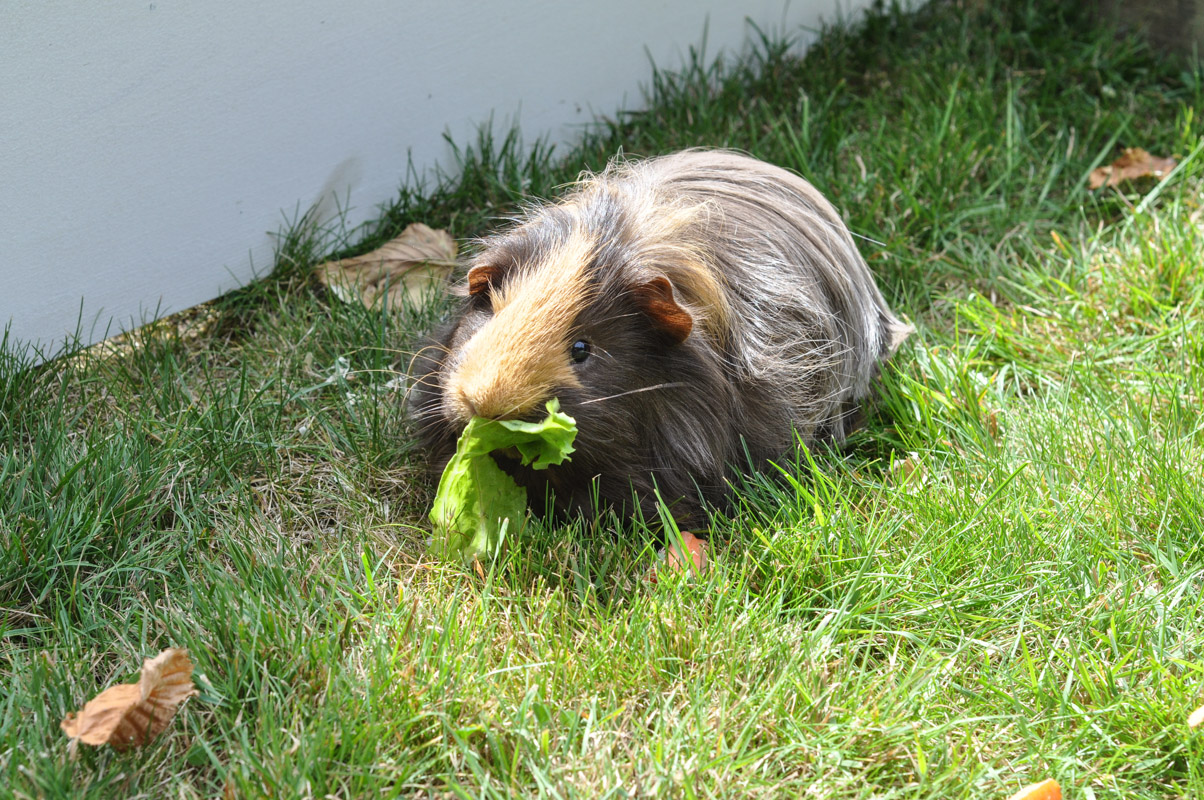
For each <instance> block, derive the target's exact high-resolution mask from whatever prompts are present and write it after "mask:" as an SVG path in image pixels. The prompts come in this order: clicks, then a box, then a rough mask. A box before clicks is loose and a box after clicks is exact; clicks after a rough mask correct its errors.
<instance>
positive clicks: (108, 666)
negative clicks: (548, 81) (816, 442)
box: [0, 0, 1204, 800]
mask: <svg viewBox="0 0 1204 800" xmlns="http://www.w3.org/2000/svg"><path fill="white" fill-rule="evenodd" d="M1073 5H1080V4H1061V3H1054V2H1036V1H1034V2H1022V1H1020V0H1017V1H1016V2H1005V3H978V2H961V3H948V2H939V1H938V2H934V3H931V4H929V6H928V7H927V9H926V10H922V11H919V12H914V13H902V12H899V11H897V10H890V9H886V10H883V9H879V10H878V11H876V12H874V13H872V14H871V15H870V16H869V17H868V18H867V19H866V20H864V21H862V22H859V23H858V24H856V25H854V26H852V27H837V28H832V29H829V30H826V31H824V33H823V35H822V36H821V37H820V38H819V40H818V41H817V42H816V43H815V45H814V46H813V47H812V48H811V49H810V50H809V51H808V52H807V53H806V55H805V56H804V57H801V58H800V57H799V55H798V53H797V51H796V50H795V49H794V48H791V47H790V46H789V42H788V41H783V40H782V39H781V38H779V37H776V36H773V35H768V34H765V35H762V34H761V33H760V32H758V31H755V30H750V44H749V48H748V51H747V52H746V53H745V54H744V55H743V57H741V58H734V57H728V58H726V59H716V58H714V57H712V56H711V55H710V54H706V53H703V52H696V53H694V54H692V56H691V58H690V59H689V60H688V61H687V63H685V64H683V65H676V66H677V67H678V68H674V69H669V67H672V66H675V65H660V66H661V67H662V68H661V69H660V70H659V71H658V72H657V73H656V74H655V76H654V78H653V80H652V81H651V82H650V84H649V86H648V87H647V96H646V98H645V102H644V106H645V109H646V110H643V111H639V112H631V113H623V114H618V115H615V116H614V117H613V118H609V119H602V120H599V122H598V124H597V126H596V127H594V128H592V129H590V130H589V131H586V132H584V133H583V135H582V139H581V141H580V142H579V143H578V144H576V145H575V146H573V147H570V148H560V149H556V150H554V151H553V150H552V148H550V147H548V146H546V145H545V144H543V143H534V144H532V143H531V142H529V141H527V142H524V141H523V139H522V137H521V136H520V135H519V134H518V133H511V134H510V135H498V136H495V137H491V136H489V135H482V136H481V137H480V139H479V140H477V141H474V142H471V143H459V145H460V146H459V150H458V153H459V162H458V163H457V164H455V165H449V168H448V170H447V171H446V173H442V174H439V175H434V176H430V177H429V179H428V180H426V181H425V182H422V183H410V184H408V185H407V186H406V188H404V189H402V190H401V191H400V193H399V196H398V199H397V201H396V203H395V204H393V205H392V206H391V207H390V208H387V209H383V210H382V213H381V218H380V220H379V222H378V223H376V224H374V225H372V226H369V227H367V228H359V229H356V230H346V229H343V228H340V227H338V226H335V227H331V228H318V227H315V226H313V225H310V224H308V221H307V220H306V219H304V218H301V219H297V220H294V221H292V222H291V224H290V225H288V226H287V230H285V231H283V232H282V233H281V235H280V238H279V252H278V259H277V263H276V268H275V271H274V272H273V273H272V274H271V275H270V276H267V277H265V279H264V280H262V281H260V282H258V283H255V284H253V285H250V286H247V287H245V288H243V289H241V290H239V291H236V292H234V293H233V294H231V295H228V296H226V297H223V298H221V299H220V300H217V301H215V302H214V303H212V304H210V305H208V306H206V307H204V308H202V309H198V310H195V311H192V312H189V313H186V314H183V315H180V316H178V317H175V318H171V319H168V320H166V321H163V322H161V323H158V324H155V325H152V326H149V327H146V328H143V329H141V330H139V331H136V332H134V333H132V334H130V335H129V336H128V337H126V339H125V340H124V341H122V342H119V343H113V344H108V345H101V346H97V347H93V348H89V349H82V348H75V349H74V350H73V351H72V352H70V353H68V354H67V355H66V356H65V357H63V358H59V359H58V360H55V361H53V362H51V363H49V364H46V365H43V366H39V367H30V366H29V364H28V362H27V361H26V359H25V357H24V356H23V355H19V354H17V352H16V351H15V349H14V348H12V347H11V346H7V345H6V347H5V348H4V349H3V354H2V355H0V797H19V798H42V797H47V798H53V797H63V796H72V797H93V798H100V797H134V796H141V797H155V798H157V797H173V798H191V797H216V796H224V797H328V796H330V797H340V798H361V797H380V798H387V797H409V796H420V797H422V796H430V797H506V796H537V795H548V796H553V797H591V798H592V797H607V798H619V797H634V796H641V797H643V796H666V797H682V798H693V797H717V798H734V797H793V796H803V797H816V798H868V797H874V798H1006V797H1007V796H1008V795H1009V794H1010V793H1011V792H1013V791H1015V790H1016V789H1018V788H1019V787H1020V786H1022V785H1024V784H1027V783H1032V782H1036V781H1038V780H1041V779H1044V778H1047V777H1053V778H1056V779H1057V780H1058V781H1059V782H1060V783H1061V785H1062V787H1063V789H1064V791H1065V794H1066V796H1067V797H1070V798H1098V799H1100V800H1102V799H1103V798H1134V797H1138V798H1155V797H1159V798H1162V797H1185V798H1186V797H1201V796H1204V729H1198V730H1192V729H1190V728H1189V727H1188V725H1187V722H1186V720H1187V717H1188V715H1189V714H1190V713H1191V712H1192V710H1193V709H1195V708H1197V707H1199V706H1201V705H1204V615H1202V614H1201V610H1202V609H1201V597H1202V589H1204V421H1202V419H1201V416H1200V413H1199V409H1200V406H1201V398H1202V397H1204V280H1201V277H1200V270H1201V265H1202V263H1204V155H1202V150H1204V117H1202V114H1204V68H1202V67H1201V65H1200V64H1199V63H1198V62H1197V63H1192V62H1190V61H1187V60H1180V59H1179V58H1178V57H1175V56H1172V55H1169V54H1167V53H1163V52H1155V51H1153V50H1151V49H1150V47H1149V46H1147V45H1145V44H1143V43H1142V42H1141V41H1140V40H1138V39H1133V38H1126V37H1122V36H1117V35H1116V34H1115V32H1113V31H1109V30H1106V29H1101V28H1098V27H1096V26H1095V25H1094V24H1093V23H1092V22H1091V21H1090V20H1089V19H1087V18H1086V17H1083V16H1082V15H1080V14H1079V13H1078V12H1076V11H1072V10H1068V9H1067V8H1064V6H1067V7H1069V6H1073ZM1083 5H1085V4H1083ZM690 145H712V146H729V147H736V148H739V149H742V150H746V151H748V152H751V153H753V154H755V155H757V156H759V157H761V158H764V159H766V160H769V161H773V162H775V163H778V164H781V165H783V166H785V167H788V168H791V169H793V170H796V171H798V172H799V173H801V174H802V175H804V176H806V177H807V178H808V179H809V180H811V181H812V182H813V183H815V184H816V186H818V187H819V188H820V189H821V191H823V192H824V193H825V194H827V196H828V197H829V198H831V200H832V201H833V203H834V204H835V205H836V206H837V207H838V208H839V209H841V211H842V212H843V213H844V214H845V215H846V219H847V220H848V223H849V225H850V227H851V228H852V230H853V231H855V232H856V233H857V234H859V235H860V236H861V237H864V238H862V239H860V240H859V242H860V245H861V248H862V252H863V254H864V255H865V257H866V260H867V261H868V263H869V264H870V266H871V268H872V269H873V270H874V271H875V273H876V274H877V276H878V278H879V281H880V283H881V285H882V287H883V290H884V293H885V294H886V296H887V298H888V300H889V302H890V303H891V305H892V307H893V308H894V309H896V310H897V311H899V312H900V313H901V314H903V315H905V316H906V317H907V318H908V319H909V320H910V321H912V322H913V323H914V324H915V325H916V328H917V333H916V334H915V336H913V337H912V338H911V339H910V340H909V341H908V343H907V344H906V345H905V346H904V347H903V349H902V350H901V351H900V352H899V354H898V356H897V357H896V359H895V360H894V362H893V363H892V366H891V367H890V368H889V369H888V370H887V372H886V374H885V375H884V376H883V378H882V381H881V391H880V395H881V397H880V400H879V402H878V403H877V404H876V405H875V407H874V408H873V409H872V411H871V413H870V415H869V419H868V422H867V425H866V426H865V428H864V429H862V430H861V431H859V432H857V433H856V434H855V435H854V436H853V437H852V438H851V439H850V440H849V442H848V443H847V444H846V445H845V446H843V447H841V448H839V449H829V448H817V449H814V450H812V451H807V450H805V449H800V450H799V452H798V453H796V454H794V455H793V457H792V458H790V459H787V460H785V461H784V463H782V464H781V465H780V467H781V470H779V471H775V472H774V474H765V475H750V476H749V477H748V479H747V480H746V481H745V482H744V483H742V484H741V485H740V486H739V487H737V495H736V496H737V502H736V503H735V504H734V505H733V507H732V508H730V509H726V510H724V511H716V513H715V515H714V518H713V520H712V526H711V531H710V537H711V542H712V547H713V554H714V562H713V568H712V569H711V570H710V571H709V573H708V574H706V575H705V576H703V577H701V578H695V579H690V578H688V577H687V576H680V577H676V578H672V577H670V578H664V579H662V580H659V581H658V582H657V583H655V584H653V583H650V582H648V581H647V580H646V576H647V574H648V572H649V569H650V567H652V565H653V564H654V563H655V560H656V551H657V549H658V548H659V547H660V546H661V544H662V540H661V538H660V534H658V533H657V532H655V531H653V530H648V529H647V528H644V527H641V526H639V525H637V524H635V523H633V522H630V521H616V520H613V519H601V520H588V521H585V522H582V523H580V524H577V525H573V526H569V527H566V528H555V527H551V526H549V525H546V524H540V523H538V522H537V523H535V524H533V526H532V529H531V530H529V531H528V532H527V533H526V535H525V536H524V537H523V539H522V540H521V541H520V542H515V543H514V544H513V546H512V547H511V548H510V549H509V551H508V552H507V553H506V555H505V556H504V557H503V558H501V559H500V560H499V561H497V562H495V563H493V564H491V565H489V566H488V568H487V569H485V570H481V571H480V572H478V571H475V570H472V569H466V568H462V567H460V566H457V565H453V564H446V563H438V562H433V561H431V560H430V559H428V558H426V557H425V556H424V551H425V541H426V537H427V535H428V534H427V532H426V531H425V530H424V528H423V524H424V514H425V511H426V508H427V506H428V505H429V503H430V500H431V496H432V492H433V481H432V479H431V476H429V475H428V474H427V473H426V472H425V471H424V469H423V467H422V461H421V454H420V453H419V452H417V451H416V448H415V445H414V444H413V441H414V438H413V430H412V426H411V423H410V421H409V420H407V418H406V415H405V412H404V407H403V402H402V401H403V395H404V382H403V381H400V380H398V376H399V375H401V374H403V373H404V372H405V369H406V366H407V364H408V362H409V360H410V356H411V354H412V352H413V349H414V346H415V342H416V341H417V337H418V335H419V334H420V332H421V331H423V330H424V329H427V328H429V327H430V326H431V325H432V324H433V322H434V320H435V319H437V318H438V317H439V315H441V314H442V313H444V312H445V309H446V303H444V302H440V301H438V300H436V301H435V302H433V303H432V304H431V305H428V306H426V307H420V308H412V307H408V306H407V307H404V308H399V309H393V310H390V311H389V312H387V313H382V312H379V311H378V312H371V311H367V310H365V309H363V308H360V307H357V306H354V305H348V304H344V303H341V302H339V301H338V300H337V299H335V298H333V297H332V296H330V295H328V294H327V293H325V292H324V291H323V290H322V289H321V287H320V286H319V284H318V283H317V281H315V280H314V278H313V276H312V268H313V267H314V266H315V265H316V264H317V263H319V262H320V261H322V260H323V259H325V258H327V257H329V256H331V255H339V254H349V253H358V252H363V251H366V250H368V249H371V248H372V247H374V246H376V245H378V244H379V243H381V242H382V241H384V240H386V239H388V238H391V237H392V236H394V235H396V234H397V233H399V232H400V230H401V229H402V228H404V226H405V225H406V224H407V223H409V222H411V221H414V220H421V221H424V222H426V223H428V224H430V225H432V226H434V227H446V228H448V229H449V230H450V231H451V232H452V233H453V235H455V236H457V237H460V238H462V239H463V238H468V237H472V236H475V235H479V234H481V233H483V232H484V231H486V230H487V229H489V227H490V226H492V225H495V224H497V220H498V219H499V218H500V217H503V216H505V215H506V214H507V213H509V212H511V211H512V210H513V209H514V208H515V207H516V205H517V204H519V203H521V202H522V201H524V200H526V199H529V198H530V197H532V196H539V197H547V196H554V195H555V194H556V193H557V192H558V191H559V190H560V189H559V187H562V186H563V184H564V183H565V182H567V181H569V180H572V179H573V178H574V177H575V176H576V175H577V174H578V172H579V171H580V170H582V169H583V168H590V169H597V168H599V167H601V166H602V165H603V164H604V163H605V160H606V158H607V157H608V156H610V155H613V154H614V153H615V152H618V151H620V150H622V151H623V152H626V153H629V154H639V155H652V154H655V153H660V152H667V151H671V150H674V149H677V148H680V147H684V146H690ZM1124 147H1143V148H1146V149H1147V150H1149V151H1150V152H1152V153H1155V154H1158V155H1164V156H1174V157H1175V158H1176V159H1177V160H1178V162H1179V167H1178V168H1176V169H1175V171H1174V172H1173V173H1172V174H1170V175H1169V176H1166V177H1164V178H1163V179H1161V180H1159V179H1156V178H1145V179H1139V180H1136V181H1134V182H1131V183H1128V184H1124V185H1122V186H1120V187H1117V188H1105V189H1101V190H1097V191H1092V190H1090V189H1089V188H1088V186H1087V178H1088V174H1089V172H1090V171H1091V170H1092V169H1093V168H1094V167H1097V166H1100V165H1102V164H1107V163H1109V162H1111V161H1112V160H1113V159H1114V158H1115V157H1116V156H1117V155H1118V154H1119V153H1120V151H1121V149H1122V148H1124ZM402 179H403V176H398V180H399V182H400V181H401V180H402ZM173 646H174V647H185V648H188V650H189V651H190V652H191V654H192V657H193V659H194V661H195V663H196V665H197V675H196V678H197V685H198V689H199V694H198V695H197V696H196V697H194V698H192V699H190V700H189V701H188V702H187V704H186V705H185V706H184V708H183V709H182V711H181V712H180V714H179V715H178V716H177V717H176V719H175V720H174V722H173V723H172V725H171V726H170V727H169V728H168V730H167V732H166V733H165V734H164V735H162V736H160V737H159V738H158V739H156V740H155V741H154V742H153V743H152V744H151V745H149V746H148V747H145V748H142V749H137V750H132V751H129V752H126V753H117V752H114V751H113V750H111V749H110V748H107V747H105V748H99V749H97V748H90V747H87V746H80V747H78V748H77V749H76V748H70V747H69V742H68V740H67V738H66V737H65V736H64V735H63V733H62V732H61V731H60V729H59V722H60V720H61V719H62V718H63V717H64V715H65V714H66V713H67V712H69V711H73V710H75V709H78V708H79V707H80V706H82V704H83V703H84V702H85V701H86V700H88V699H89V698H91V697H92V696H93V695H94V694H95V693H97V692H98V691H100V690H101V689H103V688H105V687H106V686H108V685H110V684H113V683H117V682H123V681H132V680H134V679H135V678H136V676H137V673H138V670H139V668H140V665H141V663H142V660H143V659H144V658H146V657H149V656H152V655H154V654H156V653H158V652H159V651H160V650H161V649H164V648H166V647H173Z"/></svg>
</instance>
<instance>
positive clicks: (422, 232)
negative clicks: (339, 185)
mask: <svg viewBox="0 0 1204 800" xmlns="http://www.w3.org/2000/svg"><path fill="white" fill-rule="evenodd" d="M455 264H456V241H455V239H453V238H452V237H451V234H449V233H448V232H447V231H445V230H434V229H433V228H430V227H428V226H426V225H423V224H422V223H421V222H414V223H411V224H410V225H408V226H406V229H405V230H404V231H402V232H401V235H400V236H398V237H397V238H396V239H393V240H391V241H389V242H387V243H386V244H383V245H381V246H380V247H378V248H376V249H375V250H373V251H372V252H371V253H364V254H363V255H362V256H355V257H354V258H342V259H337V260H335V261H327V262H325V263H324V264H320V265H318V266H317V267H316V268H315V269H316V271H317V274H318V280H320V281H321V282H322V285H324V286H325V287H326V288H328V289H329V290H330V291H331V292H332V293H333V294H334V296H335V297H337V298H339V299H340V300H342V301H343V302H344V303H356V302H360V303H363V304H364V305H365V306H367V307H368V308H379V307H380V306H381V304H382V303H384V302H387V303H388V305H389V307H390V308H393V307H396V306H399V305H401V301H402V300H401V299H402V297H403V296H408V297H409V300H410V303H411V304H414V305H418V304H420V303H421V302H422V300H423V298H424V296H425V295H426V294H427V292H429V291H430V289H431V288H432V287H434V286H436V285H438V284H439V283H440V282H441V281H443V280H444V279H445V278H446V277H447V275H448V274H449V273H450V272H451V270H452V268H453V267H454V266H455Z"/></svg>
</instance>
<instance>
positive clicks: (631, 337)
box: [409, 149, 912, 528]
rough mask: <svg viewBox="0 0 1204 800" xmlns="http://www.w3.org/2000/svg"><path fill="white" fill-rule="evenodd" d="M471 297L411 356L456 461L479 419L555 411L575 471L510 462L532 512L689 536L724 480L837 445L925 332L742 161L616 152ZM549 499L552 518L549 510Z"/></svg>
mask: <svg viewBox="0 0 1204 800" xmlns="http://www.w3.org/2000/svg"><path fill="white" fill-rule="evenodd" d="M468 266H469V269H468V271H467V280H466V281H464V282H463V283H462V284H461V285H460V286H459V294H461V295H462V297H463V300H462V303H461V305H460V306H459V308H458V309H457V310H456V311H455V312H454V314H453V315H452V317H451V319H450V321H449V322H448V323H447V324H446V325H445V326H444V327H442V328H441V329H440V330H438V331H437V332H436V333H435V334H434V336H433V337H432V338H431V340H430V341H428V342H427V343H426V346H425V347H423V349H422V350H421V351H420V352H419V354H418V356H417V357H416V358H415V361H414V365H413V369H412V372H413V381H414V382H413V386H412V389H411V395H410V401H409V402H410V406H411V411H412V413H413V414H414V416H415V417H416V420H417V423H418V425H419V430H420V434H419V435H420V438H421V441H422V443H423V444H424V445H425V447H426V449H427V452H428V454H429V457H430V461H431V465H432V467H433V468H434V469H436V470H442V468H443V467H444V465H445V464H446V463H447V460H448V459H449V458H450V456H451V455H452V453H453V452H454V450H455V445H456V440H457V438H458V436H459V434H460V432H461V431H462V430H463V428H464V426H465V425H466V424H467V422H468V421H469V419H471V418H472V417H473V416H478V415H479V416H482V417H487V418H497V419H510V418H523V419H537V418H542V417H543V416H544V415H545V414H546V411H545V408H544V405H545V402H546V401H547V400H548V399H550V398H553V397H555V398H559V400H560V407H561V409H562V410H563V411H564V412H565V413H567V414H568V415H569V416H571V417H573V418H574V419H575V420H576V421H577V428H578V433H577V439H576V442H575V448H576V450H575V452H574V453H573V456H572V459H571V460H570V461H568V462H566V463H565V464H563V465H561V466H554V467H551V468H549V469H547V470H541V471H535V470H532V469H529V468H526V467H523V466H522V465H521V464H520V463H519V462H518V461H517V460H514V459H510V458H507V457H506V456H505V455H502V454H495V460H497V461H498V463H499V465H500V466H501V467H502V468H503V469H505V470H506V471H507V472H508V473H509V474H511V475H512V476H513V477H514V479H515V481H516V482H517V483H518V484H519V485H521V486H524V487H526V489H527V490H528V499H529V504H530V505H531V506H532V507H533V508H535V509H536V510H544V509H546V508H549V507H551V508H553V509H554V510H555V511H557V512H562V513H567V514H572V513H576V512H587V513H588V512H590V511H591V510H595V509H598V508H609V509H612V510H616V511H618V512H619V513H621V514H631V513H640V514H642V515H643V517H644V518H645V519H647V520H650V521H651V520H656V519H657V502H658V494H659V498H660V500H662V501H663V502H664V503H666V504H667V505H668V506H669V507H670V509H671V513H672V515H673V517H674V520H675V522H677V523H678V524H679V525H681V527H682V528H697V527H698V526H701V525H704V524H705V520H706V516H705V509H706V507H707V506H708V505H714V506H717V507H722V504H723V501H724V499H725V498H726V497H727V494H728V491H729V486H730V478H731V477H732V476H733V475H734V473H735V472H736V471H738V470H741V469H749V468H756V467H759V466H761V465H764V464H765V463H766V462H767V461H769V460H772V459H777V458H779V457H781V456H782V455H783V454H785V453H786V452H787V451H789V450H790V449H791V448H792V447H794V446H796V435H797V436H798V437H801V439H802V440H803V441H805V442H813V441H818V440H825V439H826V440H831V441H839V440H842V439H843V438H844V437H845V435H846V434H847V433H848V432H849V430H850V429H851V427H852V426H853V424H854V419H855V417H856V416H857V411H858V408H859V406H860V404H861V403H862V401H863V400H865V399H866V398H867V397H868V396H869V394H870V392H871V388H872V383H873V381H874V379H875V377H876V374H877V372H878V370H879V367H880V365H881V364H882V362H883V361H885V360H886V359H887V358H889V357H890V356H891V355H892V354H893V353H894V351H895V349H896V348H897V347H898V345H899V344H900V343H901V342H902V341H903V339H904V338H906V336H907V335H908V334H909V333H910V332H911V330H912V329H911V327H910V326H908V325H906V324H904V323H903V322H901V321H900V320H899V319H898V318H896V317H895V315H894V314H893V313H892V312H891V310H890V309H889V308H888V307H887V304H886V302H885V300H884V299H883V297H882V294H881V292H880V291H879V290H878V287H877V286H876V285H875V283H874V278H873V276H872V275H871V274H870V271H869V269H868V267H867V266H866V264H865V262H864V261H863V260H862V258H861V256H860V254H859V253H858V251H857V248H856V246H855V245H854V243H853V239H852V237H851V236H850V234H849V231H848V229H847V228H846V227H845V225H844V223H843V222H842V221H841V219H840V217H839V216H838V215H837V213H836V211H835V210H834V209H833V208H832V206H831V204H829V203H828V202H827V200H825V199H824V198H823V196H822V195H820V193H819V192H818V191H817V190H816V189H815V187H813V186H812V185H811V184H810V183H808V182H807V181H805V180H803V179H802V178H800V177H798V176H797V175H794V174H792V173H790V172H787V171H786V170H784V169H781V168H779V167H776V166H773V165H770V164H767V163H764V162H762V161H759V160H756V159H754V158H751V157H748V156H744V155H740V154H737V153H734V152H730V151H720V150H700V149H695V150H686V151H683V152H679V153H675V154H673V155H667V156H662V157H659V158H651V159H648V160H644V161H625V160H621V159H616V160H613V161H612V162H611V163H610V164H609V166H608V167H607V168H606V169H605V170H604V171H603V172H601V173H600V174H585V175H583V176H582V178H581V179H580V180H579V182H578V183H577V184H576V185H575V187H574V188H573V190H572V191H571V192H570V193H569V194H568V195H567V196H565V197H564V198H563V199H561V200H560V201H559V202H557V203H555V204H547V205H537V206H534V207H533V208H530V209H528V210H527V211H526V212H525V213H524V214H523V215H522V217H521V218H520V219H518V220H516V221H515V222H514V223H513V224H512V225H511V226H510V227H509V228H508V229H506V230H503V231H501V232H499V233H497V234H494V235H491V236H489V237H487V238H485V239H483V240H482V241H481V242H480V248H479V251H478V252H477V254H476V255H475V256H474V257H472V259H471V260H470V262H469V264H468ZM549 504H550V506H549Z"/></svg>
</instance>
